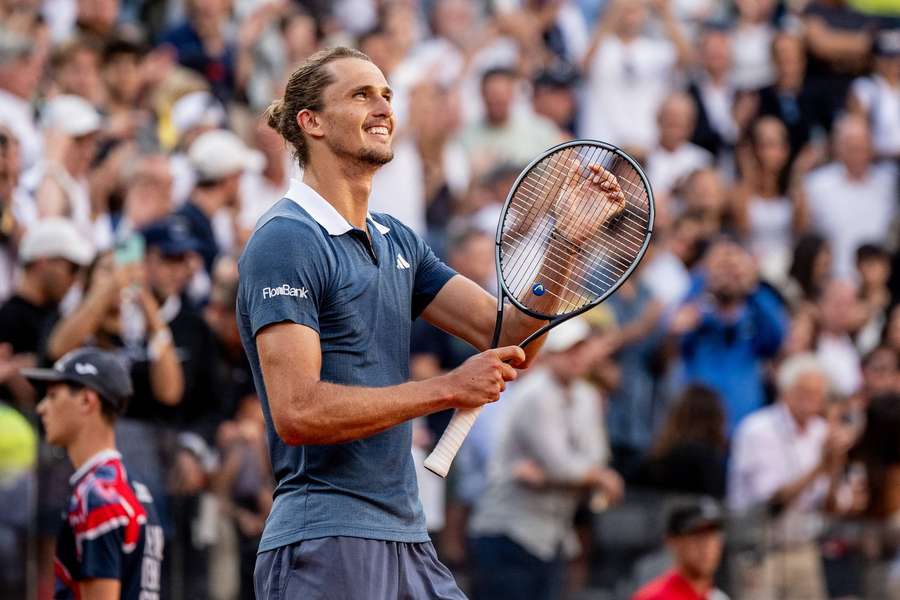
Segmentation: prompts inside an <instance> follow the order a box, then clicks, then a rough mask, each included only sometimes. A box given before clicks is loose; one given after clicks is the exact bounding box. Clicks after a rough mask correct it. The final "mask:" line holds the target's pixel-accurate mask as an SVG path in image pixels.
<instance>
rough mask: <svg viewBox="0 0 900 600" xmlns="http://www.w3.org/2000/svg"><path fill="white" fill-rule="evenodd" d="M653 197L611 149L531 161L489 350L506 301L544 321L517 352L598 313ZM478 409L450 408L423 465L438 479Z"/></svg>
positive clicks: (509, 238)
mask: <svg viewBox="0 0 900 600" xmlns="http://www.w3.org/2000/svg"><path fill="white" fill-rule="evenodd" d="M653 218H654V208H653V193H652V192H651V190H650V184H649V183H648V181H647V177H646V176H645V175H644V173H643V172H642V171H641V169H640V167H639V166H638V164H637V163H636V162H635V161H634V159H632V158H631V157H630V156H628V155H627V154H625V153H624V152H623V151H622V150H620V149H619V148H616V147H615V146H613V145H611V144H606V143H604V142H598V141H593V140H574V141H570V142H565V143H563V144H560V145H558V146H554V147H553V148H550V149H549V150H547V151H546V152H544V153H543V154H542V155H541V156H539V157H537V158H536V159H534V160H533V161H532V162H531V163H530V164H529V165H528V166H527V167H525V169H524V170H523V171H522V173H521V174H520V175H519V177H518V179H516V181H515V183H514V184H513V187H512V189H511V190H510V192H509V195H508V196H507V198H506V202H505V203H504V205H503V209H502V212H501V214H500V222H499V223H498V225H497V237H496V240H495V260H496V267H497V282H498V286H497V287H498V289H499V293H498V295H497V323H496V325H495V327H494V336H493V340H492V342H491V347H492V348H496V347H497V344H498V341H499V339H500V329H501V326H502V323H503V310H504V306H505V304H506V301H509V303H510V304H512V305H513V306H514V307H515V308H517V309H518V310H520V311H522V312H523V313H525V314H527V315H529V316H532V317H534V318H537V319H541V320H546V321H549V323H547V324H546V325H544V326H543V327H541V328H540V329H538V330H537V331H535V332H534V333H532V334H531V335H529V336H528V337H527V338H526V339H524V340H523V341H522V342H521V343H520V344H519V346H521V347H522V348H524V347H526V346H527V345H528V344H530V343H531V342H533V341H534V340H536V339H537V338H539V337H540V336H542V335H543V334H544V333H546V332H547V331H549V330H550V329H552V328H553V327H556V326H557V325H559V324H560V323H562V322H564V321H566V320H568V319H571V318H572V317H574V316H576V315H579V314H581V313H583V312H585V311H587V310H590V309H591V308H593V307H595V306H597V305H598V304H600V303H601V302H603V300H605V299H606V298H608V297H609V295H610V294H612V293H613V292H614V291H616V289H617V288H618V287H619V286H620V285H622V283H623V282H624V281H625V280H626V279H627V278H628V277H629V275H631V273H632V272H633V271H634V269H635V267H637V265H638V263H639V262H640V260H641V258H642V257H643V256H644V253H645V252H646V250H647V246H648V244H649V243H650V235H651V232H652V230H653ZM479 412H481V408H480V407H479V408H476V409H469V410H457V411H456V413H455V414H454V415H453V418H452V419H451V420H450V423H449V424H448V425H447V429H446V430H445V431H444V434H443V435H442V436H441V439H440V440H438V443H437V445H436V446H435V448H434V450H433V451H432V452H431V454H430V455H429V456H428V458H427V459H426V460H425V467H426V468H427V469H428V470H430V471H432V472H434V473H436V474H437V475H440V476H441V477H446V476H447V471H449V469H450V463H451V462H453V458H454V457H455V456H456V453H457V452H458V451H459V448H460V446H461V445H462V443H463V441H464V440H465V439H466V435H468V433H469V430H470V429H471V428H472V425H473V424H474V423H475V419H476V418H477V417H478V413H479Z"/></svg>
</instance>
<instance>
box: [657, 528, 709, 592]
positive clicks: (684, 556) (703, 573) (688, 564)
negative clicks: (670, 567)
mask: <svg viewBox="0 0 900 600" xmlns="http://www.w3.org/2000/svg"><path fill="white" fill-rule="evenodd" d="M668 542H669V547H670V548H671V549H672V553H673V554H674V555H675V564H676V565H677V566H678V568H679V569H681V570H682V571H683V572H684V573H685V575H687V576H688V577H690V578H696V579H707V580H709V579H712V577H713V576H714V575H715V573H716V569H717V568H718V567H719V560H720V559H721V557H722V546H723V536H722V531H721V530H719V529H707V530H705V531H699V532H697V533H690V534H686V535H679V536H674V537H670V538H669V540H668Z"/></svg>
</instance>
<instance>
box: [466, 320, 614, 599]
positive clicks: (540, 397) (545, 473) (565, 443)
mask: <svg viewBox="0 0 900 600" xmlns="http://www.w3.org/2000/svg"><path fill="white" fill-rule="evenodd" d="M596 350H597V348H596V346H595V344H594V343H593V341H592V340H591V339H590V326H589V325H588V324H587V323H586V322H585V321H584V320H582V319H573V320H571V321H567V322H566V323H564V324H562V325H560V326H558V327H557V328H556V329H554V330H553V331H551V332H550V334H549V335H548V339H547V343H546V344H545V346H544V353H545V354H544V355H543V359H542V364H543V367H536V368H535V369H534V371H532V372H529V373H528V375H527V376H525V377H523V378H522V380H521V381H520V382H518V383H517V385H516V394H515V396H516V397H515V400H514V401H512V402H510V404H509V406H508V407H507V414H506V415H505V418H506V420H505V421H504V426H503V427H501V429H500V431H499V432H498V433H499V438H498V439H497V440H496V441H495V443H496V450H495V451H494V453H493V455H492V457H491V463H490V466H489V471H488V487H487V490H486V491H485V493H484V495H483V496H482V498H481V499H480V501H479V502H478V504H477V505H476V507H475V511H474V514H473V515H472V519H471V521H470V524H469V533H470V535H471V536H472V540H471V546H472V558H473V559H474V561H473V566H475V568H476V572H475V574H474V582H473V590H472V598H473V599H474V600H502V599H504V598H510V599H512V598H515V599H517V600H525V599H528V598H533V599H535V600H537V599H543V598H553V597H556V596H557V595H558V594H559V593H560V591H561V589H562V588H561V584H562V582H561V581H560V580H561V578H562V565H563V561H564V560H565V559H567V558H572V557H573V556H574V555H575V554H576V552H577V550H578V542H577V539H576V538H575V534H574V530H573V528H572V522H573V517H574V516H575V510H576V508H577V505H578V502H579V498H580V497H581V496H582V494H583V493H585V492H594V493H599V494H603V495H604V496H605V498H606V501H608V502H617V501H618V500H619V499H620V498H621V496H622V480H621V478H619V476H618V475H617V474H616V473H615V471H612V470H611V469H608V468H606V467H605V466H604V464H605V463H606V460H607V458H608V456H609V450H608V448H607V447H606V440H605V439H604V437H605V436H604V432H603V430H602V429H601V428H599V427H597V423H598V422H599V421H600V419H601V414H600V397H599V395H598V393H597V391H596V390H595V389H594V388H593V387H592V386H591V385H590V384H588V383H587V382H585V381H584V380H583V377H584V376H585V375H586V374H587V372H588V369H589V368H590V365H591V362H592V361H593V360H594V358H595V354H596ZM535 423H541V426H540V427H535Z"/></svg>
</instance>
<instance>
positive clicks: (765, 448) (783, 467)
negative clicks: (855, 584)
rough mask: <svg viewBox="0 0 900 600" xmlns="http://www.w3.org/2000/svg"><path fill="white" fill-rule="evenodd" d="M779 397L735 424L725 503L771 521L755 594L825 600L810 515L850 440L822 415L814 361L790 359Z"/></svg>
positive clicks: (824, 384)
mask: <svg viewBox="0 0 900 600" xmlns="http://www.w3.org/2000/svg"><path fill="white" fill-rule="evenodd" d="M778 392H779V401H778V402H777V403H776V404H774V405H772V406H768V407H766V408H763V409H761V410H759V411H757V412H756V413H754V414H752V415H750V416H749V417H747V419H746V420H744V422H743V423H741V424H740V425H739V426H738V430H737V432H736V433H735V436H734V446H733V451H732V452H733V455H732V460H731V466H730V467H729V474H728V478H729V482H728V501H729V505H730V506H731V508H732V509H734V510H736V511H748V510H750V509H752V508H754V507H758V506H765V507H766V510H768V511H770V513H771V514H772V515H773V516H774V517H776V518H777V520H776V521H775V522H774V523H773V526H772V527H773V529H772V531H771V533H770V535H771V539H772V542H773V545H774V549H773V550H772V551H771V552H770V553H769V554H768V555H767V556H766V557H765V559H764V561H763V564H762V566H761V572H760V573H759V574H758V578H755V585H758V586H759V587H758V589H757V588H754V592H755V593H758V594H761V596H760V597H767V598H771V597H778V596H779V595H781V594H782V593H783V592H782V591H781V590H790V592H789V593H790V594H792V595H794V596H796V597H804V598H823V597H825V589H824V581H823V575H822V567H821V563H820V558H819V553H818V551H817V549H816V547H815V546H814V544H813V540H814V539H815V535H816V533H817V529H816V525H815V520H814V512H815V511H816V510H818V509H820V508H822V506H823V504H824V501H825V495H826V493H827V491H828V486H829V477H830V476H832V475H833V474H834V470H835V467H836V466H839V465H840V461H841V460H842V458H843V456H844V455H845V454H846V451H847V449H848V448H849V446H850V444H851V442H852V440H851V439H850V438H849V436H848V435H847V432H846V431H843V430H841V429H830V428H829V426H828V424H827V423H826V421H825V419H824V418H823V417H822V416H821V415H822V412H823V410H824V409H825V402H826V397H827V393H828V371H826V370H825V368H824V367H823V366H822V365H820V363H819V362H818V361H817V360H816V358H815V357H813V356H812V355H809V354H807V355H796V356H794V357H791V358H790V359H788V360H787V361H786V362H785V363H784V364H783V365H782V366H781V367H780V369H779V371H778ZM788 457H789V458H788ZM750 592H751V590H744V593H750Z"/></svg>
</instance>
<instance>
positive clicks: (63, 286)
mask: <svg viewBox="0 0 900 600" xmlns="http://www.w3.org/2000/svg"><path fill="white" fill-rule="evenodd" d="M38 268H39V269H41V271H40V272H41V278H40V279H41V284H42V285H43V288H44V293H45V294H46V296H47V299H48V300H49V301H50V302H51V303H52V304H59V303H60V302H62V299H63V298H64V297H65V295H66V294H67V293H68V291H69V288H71V287H72V284H73V283H75V278H76V276H77V275H78V265H76V264H74V263H70V262H69V261H67V260H66V259H64V258H48V259H46V260H44V261H43V263H42V264H41V265H39V266H38Z"/></svg>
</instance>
